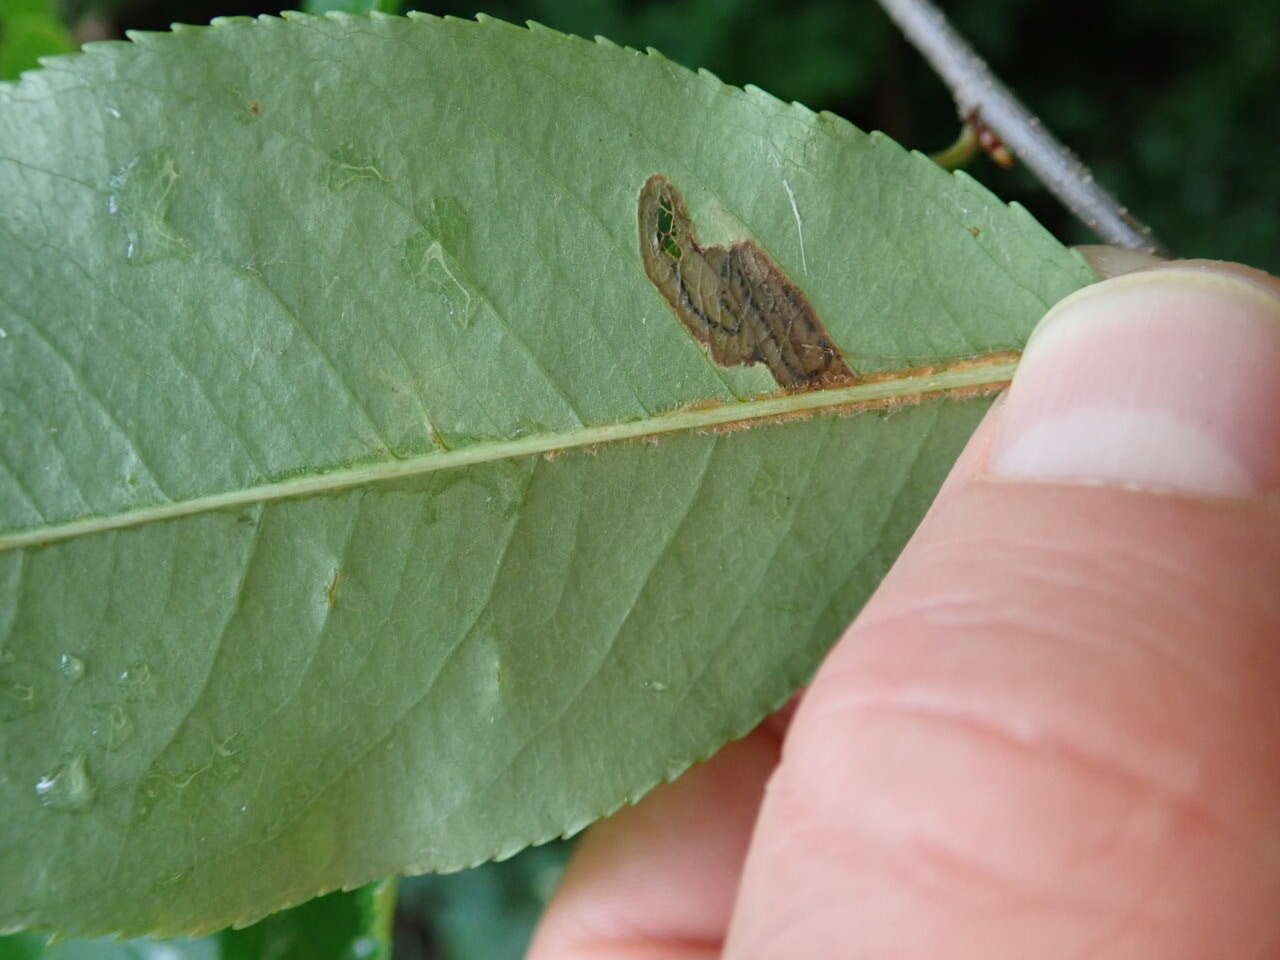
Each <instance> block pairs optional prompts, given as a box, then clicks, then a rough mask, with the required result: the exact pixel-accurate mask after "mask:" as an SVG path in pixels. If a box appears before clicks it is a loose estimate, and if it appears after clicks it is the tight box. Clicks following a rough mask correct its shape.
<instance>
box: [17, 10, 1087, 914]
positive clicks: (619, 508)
mask: <svg viewBox="0 0 1280 960" xmlns="http://www.w3.org/2000/svg"><path fill="white" fill-rule="evenodd" d="M133 39H134V43H132V44H93V45H90V46H89V47H87V48H86V50H87V52H86V53H85V54H84V55H79V56H74V57H69V58H61V59H56V60H54V61H51V62H50V63H49V66H48V67H46V69H44V70H41V71H38V72H35V73H30V74H27V75H25V77H24V78H23V80H22V81H21V82H20V83H19V84H17V85H12V86H4V85H0V144H3V147H0V330H3V331H4V336H3V339H0V406H2V407H3V410H0V465H2V466H3V470H0V637H2V638H3V646H4V649H5V654H4V655H3V657H2V659H4V660H5V662H4V663H3V664H2V665H0V736H2V737H3V740H2V741H0V751H2V760H0V808H2V809H4V810H5V811H6V816H5V817H4V818H3V820H0V926H9V927H23V926H30V927H36V928H46V929H54V930H57V931H60V932H62V933H65V934H81V935H87V934H97V933H101V932H106V931H115V930H119V931H123V932H124V933H125V934H127V935H138V934H143V933H148V932H151V933H157V932H158V933H161V934H167V935H174V934H186V933H192V932H201V931H208V930H212V929H216V928H219V927H222V926H225V925H227V924H229V923H245V922H249V921H252V920H255V919H257V918H259V917H260V916H262V915H263V914H265V913H266V912H268V911H270V910H273V909H276V908H279V907H283V906H287V905H289V904H294V903H299V902H301V901H303V900H305V899H307V898H309V897H311V896H313V895H315V894H316V893H318V892H321V891H325V890H330V889H333V888H335V887H338V886H344V885H345V886H352V885H355V884H359V883H363V882H367V881H370V880H372V879H376V878H378V877H382V876H387V875H390V874H393V873H397V872H421V871H432V870H439V871H447V870H455V869H458V868H461V867H466V866H469V865H471V864H475V863H477V862H481V861H484V860H486V859H490V858H501V857H506V856H509V855H510V854H512V853H514V852H515V851H517V850H519V849H520V848H522V847H523V846H525V845H527V844H529V843H533V842H538V841H542V840H546V839H548V838H550V837H555V836H559V835H562V834H571V833H573V832H575V831H577V830H579V829H581V828H582V827H583V826H584V825H586V824H587V823H589V822H590V821H592V820H593V819H595V818H597V817H599V816H602V815H604V814H606V813H608V812H610V811H611V810H613V809H614V808H616V807H617V806H618V805H619V804H621V803H624V802H627V801H629V800H634V799H636V798H638V797H639V796H641V795H642V794H644V793H645V792H646V791H647V790H649V789H650V788H651V787H652V786H653V785H655V784H656V783H658V782H660V781H662V780H665V779H668V778H671V777H674V776H675V775H677V774H678V773H679V772H681V771H682V770H684V769H685V768H686V767H687V766H688V765H689V764H690V763H692V762H695V761H697V760H699V759H702V758H704V757H706V756H708V755H709V754H711V753H712V752H713V751H714V750H715V749H716V748H717V747H718V746H720V745H721V744H722V743H723V742H724V741H725V740H726V739H727V738H730V737H735V736H739V735H742V734H743V733H745V732H746V731H748V730H749V729H750V728H751V727H752V726H753V725H754V724H755V723H756V722H757V721H758V720H759V719H760V717H761V716H762V714H763V713H765V712H766V711H767V710H769V709H771V708H773V707H775V706H777V705H778V704H780V703H781V702H782V701H783V700H784V699H785V698H786V697H787V695H788V694H789V693H790V691H792V690H793V689H794V688H795V687H796V686H797V685H798V684H799V683H801V682H803V681H804V680H805V679H806V678H807V677H808V676H809V674H810V672H811V671H812V669H813V668H814V666H815V665H816V663H817V662H818V660H819V659H820V658H821V656H822V654H823V653H824V651H825V650H826V649H828V647H829V646H830V645H831V643H832V642H833V641H834V639H835V638H836V637H837V636H838V635H839V633H840V632H841V630H842V629H843V627H844V626H845V625H846V624H847V622H848V621H849V619H850V618H851V617H852V616H853V614H854V613H855V612H856V611H857V609H858V607H859V606H860V604H861V603H862V602H863V601H864V599H865V598H866V596H867V595H868V594H869V592H870V591H871V590H872V589H873V588H874V586H875V584H876V583H877V582H878V580H879V578H880V577H881V576H882V574H883V573H884V571H885V570H886V568H887V567H888V565H889V563H890V562H891V561H892V559H893V557H894V556H895V555H896V553H897V552H898V550H899V548H900V547H901V545H902V544H903V543H904V542H905V540H906V538H907V537H908V536H909V535H910V533H911V530H912V529H913V527H914V526H915V524H916V522H917V521H918V519H919V517H920V516H921V514H922V513H923V511H924V509H925V508H926V506H927V505H928V503H929V502H930V499H931V498H932V496H933V494H934V492H935V491H936V489H937V487H938V485H939V483H940V482H941V480H942V478H943V476H944V475H945V473H946V471H947V469H948V467H949V465H950V464H951V462H952V461H953V459H954V458H955V456H956V455H957V452H958V451H959V450H960V448H961V446H962V445H963V443H964V440H965V438H966V437H967V435H968V433H969V432H970V431H971V429H972V428H973V426H974V425H975V424H976V423H977V421H978V420H979V418H980V417H981V416H982V413H983V411H984V409H985V405H986V400H985V399H984V395H986V394H989V393H990V392H991V388H992V386H993V385H994V384H998V383H1001V382H1003V381H1005V380H1007V379H1008V377H1009V375H1010V373H1011V370H1012V362H1011V359H1010V357H1009V356H1008V355H1004V354H1000V353H998V351H1004V350H1008V349H1016V348H1017V347H1018V346H1019V345H1020V344H1022V343H1023V342H1024V340H1025V338H1026V336H1027V334H1028V332H1029V331H1030V329H1031V327H1032V326H1033V324H1034V323H1035V321H1036V319H1037V318H1038V317H1039V315H1040V314H1041V313H1042V311H1043V310H1044V309H1045V308H1046V307H1047V306H1048V305H1050V304H1052V303H1053V302H1054V301H1056V300H1057V299H1059V298H1060V297H1062V296H1063V295H1064V294H1066V293H1068V292H1070V291H1071V290H1073V289H1075V288H1077V287H1079V286H1080V285H1082V284H1084V283H1087V282H1089V280H1090V274H1089V272H1088V270H1087V268H1086V266H1085V265H1084V263H1083V262H1082V261H1081V260H1080V259H1079V258H1078V257H1076V256H1075V255H1074V254H1072V253H1070V252H1068V251H1067V250H1065V249H1064V248H1062V247H1061V246H1059V245H1058V244H1057V243H1056V242H1055V241H1054V240H1053V239H1052V238H1051V237H1050V236H1048V235H1047V234H1046V233H1045V232H1044V231H1043V230H1042V229H1041V228H1040V227H1039V226H1038V225H1037V224H1036V223H1035V222H1034V221H1033V220H1032V219H1031V218H1030V217H1029V216H1028V215H1027V214H1026V213H1025V212H1024V211H1023V210H1021V209H1018V208H1008V207H1005V206H1004V205H1002V204H1000V203H999V202H997V201H996V200H995V199H994V198H992V197H991V196H990V195H989V194H988V193H986V191H984V190H983V189H982V188H981V187H980V186H978V185H977V184H975V183H974V182H973V181H972V180H970V179H968V178H965V177H964V176H952V175H949V174H946V173H944V172H943V171H941V170H940V169H938V168H937V167H936V166H935V165H933V164H932V163H930V162H929V161H928V160H927V159H926V158H924V157H922V156H920V155H916V154H907V153H905V152H904V151H903V150H902V149H901V148H899V147H898V146H896V145H895V144H893V143H892V142H890V141H888V140H887V139H885V138H883V137H879V136H875V135H872V136H867V135H865V134H863V133H861V132H859V131H858V130H856V129H854V128H853V127H851V126H850V125H849V124H847V123H845V122H844V121H842V120H839V119H837V118H835V117H832V116H830V115H814V114H813V113H811V112H809V111H808V110H806V109H805V108H803V107H801V106H797V105H788V104H783V103H780V102H778V101H776V100H774V99H772V98H771V97H769V96H768V95H766V94H764V93H762V92H760V91H758V90H753V89H748V90H746V91H742V90H736V89H731V88H728V87H726V86H724V85H722V84H721V83H720V82H718V81H717V80H716V79H715V78H714V77H712V76H710V75H708V74H695V73H692V72H689V71H687V70H684V69H682V68H680V67H677V66H676V65H674V64H672V63H670V62H668V61H666V60H664V59H662V58H661V57H660V56H658V55H656V54H650V55H644V54H639V53H635V52H633V51H629V50H622V49H619V48H617V47H614V46H612V45H610V44H608V43H605V42H598V43H591V42H588V41H583V40H579V39H575V38H567V37H564V36H561V35H558V34H555V33H553V32H551V31H548V30H545V29H542V28H536V27H535V28H533V29H532V30H525V29H523V28H518V27H513V26H509V25H506V24H501V23H496V22H491V21H486V22H482V23H479V24H477V23H473V22H467V21H457V20H444V21H440V20H435V19H431V18H427V17H413V18H411V19H408V20H405V19H397V18H390V17H382V16H376V15H375V16H373V17H369V18H352V17H344V16H334V17H331V18H324V19H316V18H311V17H306V16H300V15H298V16H290V17H288V18H287V19H285V20H278V19H271V18H266V19H262V20H259V21H245V20H230V21H223V22H220V23H218V24H216V25H215V26H213V27H210V28H198V29H197V28H184V29H181V30H179V31H177V32H175V33H174V34H171V35H168V34H166V35H154V34H144V35H137V36H135V37H134V38H133ZM390 78H394V83H391V80H390ZM404 91H412V93H411V94H406V93H405V92H404ZM655 173H661V174H663V175H664V176H666V177H667V178H668V179H669V180H670V182H671V183H672V184H674V185H675V186H676V187H678V188H679V190H680V191H681V192H682V194H683V196H684V198H685V202H686V203H687V205H688V210H689V215H690V217H691V219H692V222H693V224H695V225H696V229H697V231H698V237H699V242H700V243H702V244H703V245H704V246H709V245H715V244H720V245H723V244H728V243H731V242H735V241H740V240H746V239H750V240H751V241H752V242H753V243H754V244H756V245H758V247H759V249H760V250H762V251H767V253H768V255H769V256H771V257H772V260H773V261H776V263H777V265H778V268H779V269H780V270H782V271H785V273H786V275H787V276H788V277H789V278H790V280H791V282H792V283H794V284H795V285H796V286H798V287H799V288H800V289H801V290H803V291H804V294H805V295H807V297H808V299H809V301H810V302H811V303H812V305H813V308H814V309H815V311H816V314H817V315H818V316H819V317H820V318H821V320H822V323H823V324H824V325H825V328H826V331H827V333H828V334H829V335H830V338H831V340H832V341H833V342H834V343H835V344H836V345H837V346H838V347H839V349H840V350H842V351H843V354H844V357H845V358H846V359H847V361H848V363H849V364H850V365H851V366H852V368H853V369H854V370H855V371H857V372H858V373H859V374H860V375H862V379H861V380H860V381H859V382H857V383H854V384H853V385H849V386H841V387H837V388H832V389H829V390H825V391H803V392H798V393H791V394H783V395H776V394H774V393H773V392H772V391H773V389H774V382H773V380H772V378H771V377H770V375H769V373H768V371H767V370H766V369H765V368H764V367H763V366H761V365H758V364H757V365H754V366H745V367H744V366H736V367H731V368H726V367H720V366H718V365H717V364H715V363H713V362H712V361H711V360H710V358H709V357H708V355H707V353H706V352H705V350H704V348H703V347H702V346H701V345H700V344H698V343H697V342H696V341H695V340H694V339H693V338H692V337H691V336H690V335H689V333H688V332H687V331H686V330H685V328H684V327H683V326H682V324H681V322H680V321H679V320H678V319H677V318H676V317H675V315H674V314H673V313H672V311H671V309H670V308H669V306H668V304H667V302H666V300H665V299H664V298H663V296H662V294H660V293H659V292H658V290H657V289H656V288H655V287H654V286H653V285H652V284H651V283H650V282H649V280H648V279H647V278H646V276H645V273H644V268H643V265H642V263H641V259H640V253H639V245H638V228H637V213H636V211H637V198H638V196H639V191H640V188H641V186H642V185H643V184H644V183H645V181H646V179H647V178H648V177H650V176H651V175H652V174H655ZM957 358H974V359H971V360H970V361H968V362H967V363H962V364H958V365H957V364H955V363H952V362H951V361H954V360H956V359H957ZM921 365H931V366H928V367H926V368H924V369H917V370H916V371H915V372H914V373H911V372H907V373H903V372H901V371H902V370H903V369H904V368H911V367H917V368H919V367H920V366H921ZM895 370H897V371H899V372H898V373H893V372H892V371H895ZM821 408H827V412H825V413H824V412H822V409H821ZM831 408H835V410H836V411H837V412H839V413H843V414H845V415H835V414H834V413H832V412H831ZM815 413H817V414H820V415H812V414H815ZM745 426H752V427H753V428H752V429H738V428H741V427H745ZM641 440H647V441H649V442H639V441H641ZM544 457H545V458H544ZM552 458H554V459H552Z"/></svg>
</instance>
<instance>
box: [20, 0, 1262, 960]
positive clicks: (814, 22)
mask: <svg viewBox="0 0 1280 960" xmlns="http://www.w3.org/2000/svg"><path fill="white" fill-rule="evenodd" d="M31 2H32V0H0V29H2V28H3V13H4V9H5V5H6V3H7V4H11V5H12V4H18V3H22V4H29V3H31ZM398 2H399V0H307V3H306V4H302V3H300V4H298V5H305V6H307V7H308V8H309V9H311V10H321V9H326V8H337V7H341V8H346V9H359V8H361V6H363V8H365V9H367V8H368V6H369V5H370V4H371V3H374V4H376V5H377V6H378V7H379V9H384V10H386V9H389V6H390V5H392V4H396V3H398ZM942 5H943V6H944V8H945V9H946V10H947V11H948V13H950V14H951V16H952V17H953V18H954V20H955V21H956V23H957V25H958V26H959V28H960V29H961V31H962V32H963V33H964V34H966V35H967V36H968V37H969V38H970V40H971V41H972V42H973V43H974V44H975V46H976V47H977V48H978V49H979V51H980V52H981V53H982V54H983V55H984V56H985V57H986V58H987V59H988V60H989V61H990V63H991V65H992V66H993V68H994V69H995V71H996V72H997V74H999V75H1000V76H1001V77H1003V79H1004V80H1005V81H1006V82H1007V83H1008V84H1009V85H1010V86H1011V87H1013V89H1014V90H1015V91H1016V92H1017V93H1018V94H1019V95H1020V96H1021V97H1022V98H1023V99H1024V100H1025V101H1026V102H1027V103H1028V105H1029V106H1030V107H1031V108H1032V109H1033V110H1034V111H1035V112H1037V113H1038V114H1039V115H1040V116H1041V118H1042V119H1043V121H1044V122H1045V123H1046V124H1047V125H1048V127H1049V128H1050V129H1051V130H1053V131H1055V132H1056V133H1057V134H1058V135H1059V137H1061V138H1062V139H1063V140H1064V141H1066V142H1067V143H1068V144H1069V145H1070V146H1071V147H1073V148H1074V149H1075V150H1076V151H1077V152H1078V153H1079V154H1080V155H1081V156H1082V157H1083V158H1084V159H1085V160H1086V162H1088V163H1089V164H1091V165H1092V166H1093V167H1094V170H1095V173H1096V175H1097V177H1098V179H1099V180H1101V181H1102V182H1103V183H1104V184H1106V185H1107V186H1108V187H1110V188H1111V189H1112V191H1113V192H1114V193H1115V194H1116V195H1117V196H1119V197H1120V199H1121V200H1122V201H1123V202H1124V203H1125V204H1126V205H1127V206H1129V207H1130V208H1131V209H1132V210H1133V211H1134V212H1135V213H1136V214H1137V215H1138V216H1139V217H1141V218H1143V219H1144V220H1146V221H1147V222H1148V223H1150V224H1151V226H1152V227H1154V229H1155V231H1156V233H1157V235H1158V236H1159V237H1160V238H1161V239H1162V240H1163V241H1164V243H1165V244H1166V245H1167V246H1168V247H1169V248H1170V249H1171V250H1173V251H1174V253H1175V254H1177V255H1180V256H1200V257H1215V258H1223V259H1233V260H1241V261H1244V262H1246V263H1251V264H1253V265H1255V266H1259V267H1263V268H1265V269H1269V270H1271V271H1273V272H1280V0H1231V2H1224V0H1160V2H1152V0H1111V2H1091V0H1077V2H1072V3H1046V2H1044V0H951V2H947V0H943V3H942ZM411 7H412V8H414V9H420V10H425V11H428V12H431V13H439V14H445V13H449V14H455V15H459V16H470V15H472V14H474V13H475V12H476V11H477V10H483V11H484V12H486V13H490V14H493V15H494V16H498V17H502V18H504V19H508V20H514V21H517V22H519V21H523V20H526V19H534V20H538V21H540V22H542V23H544V24H546V25H548V26H552V27H555V28H557V29H560V30H564V31H567V32H572V33H578V34H583V35H586V36H592V35H595V34H602V35H604V36H607V37H609V38H610V39H612V40H615V41H617V42H619V43H623V44H627V45H629V46H635V47H640V48H643V47H645V46H653V47H657V48H658V49H659V50H661V51H662V52H663V53H665V54H666V55H667V56H669V57H670V58H672V59H674V60H676V61H679V62H681V63H684V64H685V65H687V66H690V67H706V68H708V69H710V70H711V71H712V72H714V73H716V74H718V75H719V76H720V77H721V78H722V79H724V80H726V81H728V82H730V83H734V84H744V83H753V84H755V85H757V86H759V87H762V88H764V89H765V90H768V91H770V92H771V93H773V94H775V95H777V96H779V97H782V98H784V99H792V100H799V101H802V102H803V103H805V104H807V105H809V106H810V107H813V108H815V109H827V110H831V111H833V112H835V113H838V114H841V115H842V116H844V117H846V118H848V119H849V120H851V121H853V122H854V123H855V124H857V125H858V126H860V127H862V128H864V129H880V130H884V131H885V132H887V133H889V134H890V135H892V136H893V137H894V138H896V139H897V140H899V141H900V142H901V143H903V144H905V145H907V146H910V147H916V148H919V149H921V150H925V151H935V150H939V149H941V148H943V147H945V146H946V145H948V144H949V143H950V142H951V141H952V140H953V139H954V137H955V135H956V133H957V121H956V119H955V110H954V108H953V106H952V103H951V99H950V97H949V95H948V93H947V92H946V90H945V89H944V88H943V87H942V85H941V84H940V83H939V82H938V81H937V80H936V78H934V77H933V76H932V74H931V73H930V72H929V71H928V69H927V68H926V67H925V66H924V64H923V62H922V61H921V60H920V59H919V57H918V56H917V55H916V54H915V53H914V52H913V51H912V50H911V48H910V47H908V46H907V45H906V43H905V42H904V41H903V40H902V39H901V38H900V37H899V36H898V35H897V34H896V32H895V30H894V28H893V27H892V26H891V24H890V23H889V21H888V20H887V19H886V18H885V16H884V15H883V13H881V11H880V9H879V8H878V7H877V6H876V4H875V3H874V2H873V0H808V2H798V0H469V2H465V3H458V2H439V3H435V2H430V0H421V2H417V3H412V2H411ZM281 9H285V8H284V7H280V6H275V5H270V4H267V5H264V4H262V3H259V2H255V0H124V2H119V0H62V5H61V6H60V7H59V14H60V16H61V18H62V20H63V22H64V23H65V24H66V25H67V27H68V29H69V31H70V34H71V37H72V38H73V40H74V41H83V40H86V39H104V38H109V37H118V36H122V35H123V31H124V30H125V29H153V30H161V29H165V28H166V27H167V26H168V25H169V24H170V23H172V22H175V21H181V22H185V23H206V22H208V20H209V19H210V18H211V17H214V16H219V15H227V14H257V13H275V12H278V11H279V10H281ZM0 41H3V37H0ZM969 172H970V173H972V174H973V175H974V176H976V177H977V178H978V179H980V180H982V181H983V182H985V183H986V184H987V185H988V186H989V187H991V189H992V190H994V191H995V192H996V193H997V194H998V195H1000V196H1002V197H1004V198H1006V199H1009V200H1017V201H1019V202H1020V203H1022V204H1024V205H1025V206H1026V207H1028V208H1029V209H1030V210H1031V211H1032V213H1034V214H1035V216H1036V217H1037V218H1038V219H1040V221H1041V222H1043V223H1044V224H1045V225H1046V226H1048V227H1049V229H1050V230H1052V231H1053V232H1054V233H1055V234H1056V235H1057V236H1058V237H1060V238H1061V239H1062V240H1064V241H1066V242H1070V243H1084V242H1093V238H1092V237H1091V236H1090V235H1089V232H1088V231H1087V230H1086V229H1085V228H1084V227H1083V226H1081V225H1079V224H1077V223H1076V222H1074V221H1073V220H1072V219H1071V217H1070V216H1069V215H1068V214H1066V213H1065V212H1064V211H1063V210H1062V209H1061V208H1060V207H1059V205H1058V204H1057V202H1056V201H1055V200H1054V199H1053V198H1052V197H1050V196H1048V195H1047V194H1046V192H1045V191H1044V190H1043V189H1042V188H1041V187H1040V186H1039V184H1038V183H1037V182H1036V181H1035V180H1034V179H1033V178H1032V177H1030V176H1029V175H1028V174H1027V173H1026V172H1025V171H1023V170H1020V169H1014V170H1011V171H1004V170H1000V169H998V168H997V167H995V166H994V165H993V164H992V163H990V162H989V161H987V160H985V159H981V160H979V161H977V162H976V163H975V164H974V165H973V166H972V167H971V168H970V171H969ZM566 849H567V848H566V846H565V845H551V846H549V847H542V848H538V849H535V850H531V851H528V852H526V853H525V854H523V855H521V856H519V857H517V858H515V859H514V860H512V861H508V862H507V863H505V864H494V865H490V866H488V867H483V868H480V869H479V870H473V871H468V872H466V873H462V874H457V875H454V876H450V877H421V878H413V879H410V880H407V881H404V882H403V883H402V885H401V900H400V909H399V911H398V913H397V931H396V932H397V958H398V960H399V958H403V960H423V958H433V960H444V958H448V960H473V958H484V960H517V958H519V957H520V956H521V954H522V952H523V947H524V944H525V941H526V938H527V936H528V930H529V929H530V926H531V924H532V923H533V922H534V920H535V919H536V917H537V915H538V913H539V911H540V910H541V907H542V904H543V903H544V902H545V898H546V896H547V895H548V893H549V891H550V890H551V889H552V887H553V886H554V883H555V880H556V878H557V876H558V873H559V869H560V865H561V864H562V862H563V859H564V857H565V854H566Z"/></svg>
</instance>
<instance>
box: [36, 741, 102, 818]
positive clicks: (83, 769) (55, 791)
mask: <svg viewBox="0 0 1280 960" xmlns="http://www.w3.org/2000/svg"><path fill="white" fill-rule="evenodd" d="M36 796H38V797H39V798H40V802H41V803H43V804H44V805H45V806H46V807H48V808H49V809H51V810H61V811H63V812H75V811H77V810H84V809H86V808H87V807H88V806H89V805H90V804H91V803H93V781H92V780H90V779H89V770H88V767H87V766H86V764H85V759H84V754H83V753H81V754H77V755H76V756H75V757H74V758H72V759H71V761H69V762H68V763H67V764H66V765H65V766H62V767H59V768H58V769H57V770H55V771H53V772H52V773H49V774H46V775H45V776H43V777H41V778H40V779H39V780H37V781H36Z"/></svg>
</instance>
